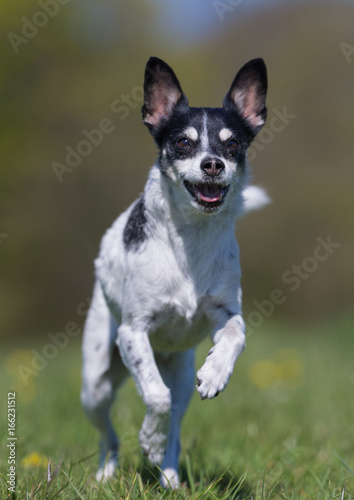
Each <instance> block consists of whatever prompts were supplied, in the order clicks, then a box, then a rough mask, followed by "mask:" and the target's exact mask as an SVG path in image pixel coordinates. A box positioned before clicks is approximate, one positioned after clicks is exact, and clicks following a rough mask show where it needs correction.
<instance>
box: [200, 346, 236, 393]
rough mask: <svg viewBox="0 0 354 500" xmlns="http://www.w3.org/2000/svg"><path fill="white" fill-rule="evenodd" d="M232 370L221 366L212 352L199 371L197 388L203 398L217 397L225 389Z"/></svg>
mask: <svg viewBox="0 0 354 500" xmlns="http://www.w3.org/2000/svg"><path fill="white" fill-rule="evenodd" d="M231 373H232V370H227V369H226V368H225V367H223V368H222V367H219V366H218V363H215V362H214V360H213V356H212V354H211V355H210V356H208V357H207V359H206V361H205V363H204V365H203V366H202V367H201V368H200V370H198V373H197V390H198V392H199V394H200V397H201V398H202V399H206V398H208V399H211V398H215V397H216V396H217V395H218V394H219V393H220V392H221V391H223V390H224V389H225V387H226V386H227V384H228V381H229V379H230V376H231Z"/></svg>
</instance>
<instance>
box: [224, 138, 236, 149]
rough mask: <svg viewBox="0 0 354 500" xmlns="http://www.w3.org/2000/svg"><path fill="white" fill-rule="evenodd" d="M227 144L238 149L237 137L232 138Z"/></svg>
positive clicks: (230, 147) (228, 146)
mask: <svg viewBox="0 0 354 500" xmlns="http://www.w3.org/2000/svg"><path fill="white" fill-rule="evenodd" d="M226 146H227V148H228V149H237V146H238V142H237V141H236V139H230V140H229V142H228V143H227V145H226Z"/></svg>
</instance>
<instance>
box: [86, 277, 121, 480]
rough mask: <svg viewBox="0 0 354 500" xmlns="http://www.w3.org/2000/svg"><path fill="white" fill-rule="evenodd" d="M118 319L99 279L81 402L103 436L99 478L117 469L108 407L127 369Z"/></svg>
mask: <svg viewBox="0 0 354 500" xmlns="http://www.w3.org/2000/svg"><path fill="white" fill-rule="evenodd" d="M116 332H117V323H116V321H115V320H114V319H113V318H112V316H111V313H110V311H109V309H108V307H107V305H106V302H105V299H104V296H103V293H102V290H101V287H100V285H99V284H98V283H96V285H95V288H94V294H93V298H92V303H91V307H90V310H89V312H88V315H87V320H86V324H85V330H84V340H83V369H82V378H83V385H82V392H81V402H82V405H83V407H84V409H85V412H86V414H87V416H88V417H89V419H90V421H91V422H92V424H93V425H94V426H95V427H96V428H97V429H98V431H99V433H100V439H101V442H100V444H101V456H100V468H99V470H98V472H97V475H96V478H97V480H101V479H102V478H107V477H110V476H112V475H113V474H114V473H115V469H116V466H117V460H118V438H117V435H116V433H115V432H114V429H113V427H112V424H111V421H110V417H109V411H110V407H111V405H112V403H113V400H114V395H115V390H116V388H117V387H118V386H119V385H120V384H121V383H122V382H123V380H124V379H125V377H126V375H127V370H126V368H125V366H124V364H123V362H122V360H121V357H120V355H119V352H118V349H117V346H116V344H115V338H116Z"/></svg>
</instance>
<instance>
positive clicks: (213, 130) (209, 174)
mask: <svg viewBox="0 0 354 500" xmlns="http://www.w3.org/2000/svg"><path fill="white" fill-rule="evenodd" d="M266 92H267V71H266V67H265V64H264V62H263V60H262V59H253V60H251V61H249V62H248V63H247V64H245V65H244V66H243V67H242V68H241V69H240V71H239V72H238V73H237V75H236V77H235V79H234V81H233V82H232V85H231V87H230V90H229V91H228V93H227V94H226V96H225V98H224V101H223V107H222V108H192V107H189V106H188V100H187V98H186V96H185V95H184V93H183V91H182V88H181V86H180V84H179V81H178V79H177V78H176V76H175V74H174V72H173V71H172V69H171V68H170V67H169V66H168V65H167V64H166V63H165V62H163V61H162V60H161V59H158V58H156V57H152V58H150V59H149V61H148V63H147V65H146V71H145V82H144V105H143V108H142V114H143V120H144V123H145V124H146V125H147V127H148V128H149V130H150V132H151V134H152V136H153V137H154V139H155V141H156V143H157V145H158V147H159V149H160V157H159V167H160V169H161V171H162V173H163V174H164V175H165V176H166V177H167V178H168V179H169V180H170V182H171V183H172V184H173V185H175V186H176V187H179V189H178V190H173V191H174V192H175V196H177V198H178V200H177V201H178V202H179V203H183V204H184V205H185V204H187V205H189V206H193V207H194V208H196V209H197V210H199V211H200V212H204V213H216V212H218V211H219V210H220V209H221V208H222V207H223V206H225V205H226V204H228V199H229V198H232V195H231V193H232V192H233V193H235V192H239V191H240V190H241V189H242V179H243V177H244V175H245V170H246V154H247V148H248V146H249V145H250V143H251V141H252V140H253V138H254V137H255V135H256V134H257V133H258V131H259V130H260V129H261V127H262V126H263V125H264V123H265V119H266V115H267V110H266V107H265V98H266ZM230 203H232V201H230Z"/></svg>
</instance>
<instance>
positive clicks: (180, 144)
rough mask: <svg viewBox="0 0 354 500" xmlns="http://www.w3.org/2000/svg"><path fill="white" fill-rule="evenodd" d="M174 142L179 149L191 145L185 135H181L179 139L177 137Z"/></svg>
mask: <svg viewBox="0 0 354 500" xmlns="http://www.w3.org/2000/svg"><path fill="white" fill-rule="evenodd" d="M176 144H177V146H178V147H179V148H180V149H186V148H190V147H191V145H190V142H189V140H188V139H187V138H186V137H181V138H180V139H178V140H177V143H176Z"/></svg>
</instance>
